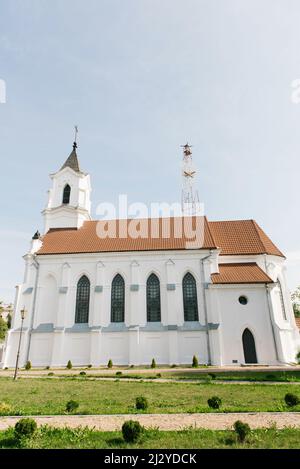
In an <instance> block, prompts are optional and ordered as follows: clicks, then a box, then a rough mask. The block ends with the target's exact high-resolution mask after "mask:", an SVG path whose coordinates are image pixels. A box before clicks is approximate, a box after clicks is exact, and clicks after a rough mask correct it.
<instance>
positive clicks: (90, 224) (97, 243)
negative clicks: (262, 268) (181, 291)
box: [38, 217, 216, 255]
mask: <svg viewBox="0 0 300 469" xmlns="http://www.w3.org/2000/svg"><path fill="white" fill-rule="evenodd" d="M182 220H183V219H182V218H170V219H169V218H157V219H149V220H147V219H144V220H135V222H136V223H140V225H139V227H137V228H136V229H137V230H140V229H142V228H143V227H145V228H147V229H146V230H145V237H139V238H133V237H130V236H128V235H127V232H128V226H129V227H130V224H129V223H130V221H131V220H113V222H116V225H115V226H116V233H117V234H118V233H122V230H123V229H124V227H125V230H124V233H125V234H124V235H123V237H122V235H121V236H120V235H118V236H117V237H107V238H103V237H102V238H101V237H99V236H98V235H97V233H100V232H104V231H105V229H107V227H108V225H107V223H108V222H107V221H87V222H85V223H84V224H83V226H82V227H81V228H80V229H79V230H76V229H75V230H74V229H57V230H56V229H53V230H50V231H49V232H48V233H47V234H46V235H44V236H43V238H42V241H43V245H42V247H41V249H40V250H39V251H38V254H39V255H40V254H73V253H91V252H122V251H161V250H177V249H186V248H187V247H188V243H189V242H190V239H189V238H190V237H191V234H192V232H191V230H188V229H187V228H186V227H189V228H190V229H191V228H193V229H194V228H195V221H196V218H195V217H187V218H185V220H186V225H183V224H182ZM197 221H198V222H199V225H200V227H199V228H200V229H199V230H198V231H199V232H200V233H198V234H199V237H198V240H197V242H196V243H195V246H192V247H193V248H194V249H216V245H215V243H214V240H213V237H212V235H211V232H210V229H209V224H208V222H207V220H206V218H205V217H198V218H197ZM111 222H112V221H110V222H109V223H111ZM148 222H149V223H148ZM169 222H170V235H168V225H169ZM147 225H148V226H147ZM180 227H181V228H180ZM202 227H203V230H201V228H202ZM156 228H157V232H156ZM176 229H177V231H178V229H179V232H178V233H177V231H176ZM151 230H153V231H151ZM151 232H152V233H154V235H156V237H153V236H152V237H151ZM181 232H183V233H186V234H187V236H184V235H183V236H182V235H181V234H180V233H181ZM176 233H177V234H176ZM201 233H203V235H204V236H201ZM177 236H179V237H177Z"/></svg>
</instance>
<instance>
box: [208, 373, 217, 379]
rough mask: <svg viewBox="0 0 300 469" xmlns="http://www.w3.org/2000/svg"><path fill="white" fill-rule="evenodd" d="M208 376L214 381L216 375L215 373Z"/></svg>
mask: <svg viewBox="0 0 300 469" xmlns="http://www.w3.org/2000/svg"><path fill="white" fill-rule="evenodd" d="M208 376H210V377H211V379H216V377H217V375H216V374H215V373H208Z"/></svg>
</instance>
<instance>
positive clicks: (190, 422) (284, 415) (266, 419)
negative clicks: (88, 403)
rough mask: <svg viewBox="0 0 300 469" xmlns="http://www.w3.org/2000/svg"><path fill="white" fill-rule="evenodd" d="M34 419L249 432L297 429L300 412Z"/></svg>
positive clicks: (9, 422) (7, 422)
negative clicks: (240, 426)
mask: <svg viewBox="0 0 300 469" xmlns="http://www.w3.org/2000/svg"><path fill="white" fill-rule="evenodd" d="M20 418H21V417H0V430H5V429H6V428H8V427H10V426H13V425H15V423H16V422H17V421H18V420H19V419H20ZM33 418H34V419H35V420H36V422H37V423H38V425H46V424H47V425H51V426H53V427H66V426H67V427H72V428H75V427H78V426H83V427H85V426H88V427H90V428H95V429H97V430H102V431H113V430H120V429H121V427H122V424H123V422H125V421H126V420H129V419H133V420H138V421H139V422H140V423H141V424H142V425H144V426H145V427H147V428H149V427H159V429H160V430H180V429H183V428H185V427H190V426H192V427H196V428H206V429H211V430H226V429H230V428H232V425H233V424H234V422H235V421H236V420H242V421H243V422H247V423H248V424H249V425H250V427H251V428H262V427H270V426H272V425H274V424H275V425H276V427H277V428H284V427H287V426H293V427H297V428H300V412H259V413H255V412H240V413H226V414H225V413H203V414H143V415H136V414H133V415H132V414H126V415H124V414H123V415H54V416H43V417H41V416H37V417H34V416H33Z"/></svg>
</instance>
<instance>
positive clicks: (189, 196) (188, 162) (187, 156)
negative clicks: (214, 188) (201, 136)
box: [181, 143, 199, 216]
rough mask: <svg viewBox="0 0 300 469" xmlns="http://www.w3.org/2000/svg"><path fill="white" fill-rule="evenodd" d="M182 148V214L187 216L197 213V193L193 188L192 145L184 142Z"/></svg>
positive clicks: (194, 172) (194, 173)
mask: <svg viewBox="0 0 300 469" xmlns="http://www.w3.org/2000/svg"><path fill="white" fill-rule="evenodd" d="M181 147H182V148H183V163H182V198H181V208H182V214H183V215H185V216H187V215H189V216H192V215H197V212H198V210H199V194H198V191H197V190H196V189H195V188H194V181H195V175H196V170H195V169H194V166H193V159H192V150H191V148H192V146H191V145H189V144H188V143H186V144H185V145H181Z"/></svg>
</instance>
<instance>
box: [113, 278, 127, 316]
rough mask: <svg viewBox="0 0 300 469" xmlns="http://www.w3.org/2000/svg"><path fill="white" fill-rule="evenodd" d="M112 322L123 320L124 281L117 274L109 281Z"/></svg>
mask: <svg viewBox="0 0 300 469" xmlns="http://www.w3.org/2000/svg"><path fill="white" fill-rule="evenodd" d="M110 320H111V322H112V323H117V322H124V321H125V281H124V279H123V277H122V275H120V274H117V275H115V277H114V278H113V281H112V283H111V312H110Z"/></svg>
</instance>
